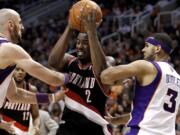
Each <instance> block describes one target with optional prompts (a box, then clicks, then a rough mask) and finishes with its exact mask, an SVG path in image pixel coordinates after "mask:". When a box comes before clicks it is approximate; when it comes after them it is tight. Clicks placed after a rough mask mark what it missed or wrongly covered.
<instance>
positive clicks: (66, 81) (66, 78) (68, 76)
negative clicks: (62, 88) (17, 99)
mask: <svg viewBox="0 0 180 135" xmlns="http://www.w3.org/2000/svg"><path fill="white" fill-rule="evenodd" d="M64 77H65V78H64V84H65V85H66V84H67V83H68V82H69V79H70V75H69V74H67V73H66V74H64Z"/></svg>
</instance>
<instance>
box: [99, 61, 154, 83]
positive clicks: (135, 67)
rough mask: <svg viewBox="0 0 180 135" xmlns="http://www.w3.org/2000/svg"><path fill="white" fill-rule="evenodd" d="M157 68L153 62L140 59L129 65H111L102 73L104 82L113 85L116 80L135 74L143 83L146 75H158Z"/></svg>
mask: <svg viewBox="0 0 180 135" xmlns="http://www.w3.org/2000/svg"><path fill="white" fill-rule="evenodd" d="M156 72H157V71H156V68H155V67H154V66H153V64H152V63H150V62H148V61H145V60H138V61H135V62H132V63H130V64H127V65H119V66H114V67H109V68H107V69H105V70H104V71H103V72H102V73H101V81H102V83H105V84H109V85H113V84H115V83H116V81H119V80H123V79H126V78H129V77H133V76H135V77H136V79H137V80H138V81H139V82H140V83H143V81H144V78H143V77H145V76H146V75H149V76H150V75H152V76H154V75H156Z"/></svg>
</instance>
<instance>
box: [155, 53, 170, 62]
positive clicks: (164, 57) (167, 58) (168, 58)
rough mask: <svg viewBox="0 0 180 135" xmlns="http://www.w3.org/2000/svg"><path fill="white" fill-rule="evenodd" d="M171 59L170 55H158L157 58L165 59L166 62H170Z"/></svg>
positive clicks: (157, 59)
mask: <svg viewBox="0 0 180 135" xmlns="http://www.w3.org/2000/svg"><path fill="white" fill-rule="evenodd" d="M169 60H170V57H169V56H168V55H163V56H157V57H156V58H155V61H165V62H168V61H169Z"/></svg>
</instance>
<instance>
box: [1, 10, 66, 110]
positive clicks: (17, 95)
mask: <svg viewBox="0 0 180 135" xmlns="http://www.w3.org/2000/svg"><path fill="white" fill-rule="evenodd" d="M0 18H1V19H0V89H1V91H0V108H1V107H2V104H3V102H4V99H5V97H6V93H7V90H8V94H7V98H8V99H9V100H12V101H13V102H23V103H32V104H36V103H37V102H38V103H47V102H49V101H52V100H54V99H55V100H59V99H61V98H62V97H63V95H64V92H65V91H60V92H57V93H56V94H49V95H48V94H40V93H39V94H35V93H32V92H28V91H24V90H23V89H21V88H18V89H16V85H15V82H14V80H13V79H12V75H13V72H14V69H15V67H16V66H18V67H20V68H22V69H24V70H25V71H26V72H27V73H29V74H30V75H32V76H33V77H36V78H38V79H40V80H42V81H44V82H46V83H48V84H51V85H57V86H59V85H62V84H63V83H64V82H65V80H67V79H65V75H64V74H61V73H58V72H55V71H52V70H49V69H47V68H45V67H43V66H42V65H41V64H39V63H37V62H35V61H34V60H33V59H32V58H31V57H30V56H29V54H28V53H27V52H26V51H25V50H24V49H22V48H21V47H20V46H18V45H17V43H18V42H19V40H20V39H21V34H22V30H23V29H24V27H23V25H22V21H21V18H20V15H19V14H18V13H17V12H16V11H14V10H12V9H0Z"/></svg>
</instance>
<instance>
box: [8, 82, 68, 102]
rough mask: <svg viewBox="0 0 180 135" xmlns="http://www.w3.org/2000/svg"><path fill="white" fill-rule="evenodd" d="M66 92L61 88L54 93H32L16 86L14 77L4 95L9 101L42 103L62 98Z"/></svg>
mask: <svg viewBox="0 0 180 135" xmlns="http://www.w3.org/2000/svg"><path fill="white" fill-rule="evenodd" d="M66 92H67V91H66V90H61V91H58V92H56V93H55V94H46V93H44V94H42V93H33V92H30V91H27V90H24V89H21V88H17V87H16V84H15V81H14V79H12V80H11V82H10V84H9V87H8V91H7V95H6V96H7V98H8V99H9V100H10V102H18V103H30V104H37V103H39V104H43V103H49V102H56V101H59V100H61V99H63V98H64V94H65V93H66Z"/></svg>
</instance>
